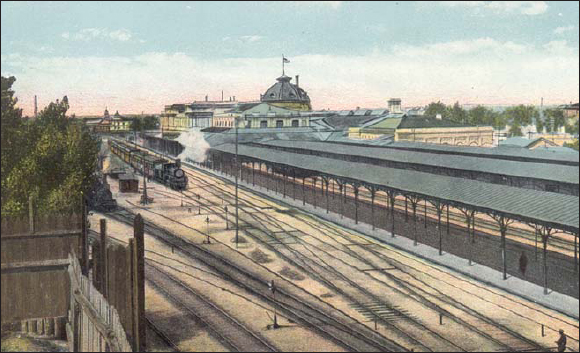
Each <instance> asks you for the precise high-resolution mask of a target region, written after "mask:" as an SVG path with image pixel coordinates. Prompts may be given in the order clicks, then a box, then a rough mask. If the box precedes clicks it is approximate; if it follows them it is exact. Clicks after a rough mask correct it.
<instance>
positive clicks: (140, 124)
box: [131, 118, 143, 131]
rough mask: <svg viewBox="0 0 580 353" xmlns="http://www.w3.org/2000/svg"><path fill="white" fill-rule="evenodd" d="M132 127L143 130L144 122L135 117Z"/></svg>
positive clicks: (135, 129)
mask: <svg viewBox="0 0 580 353" xmlns="http://www.w3.org/2000/svg"><path fill="white" fill-rule="evenodd" d="M131 129H132V130H133V131H143V122H142V121H141V119H139V118H134V119H133V121H132V122H131Z"/></svg>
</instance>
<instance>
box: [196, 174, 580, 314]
mask: <svg viewBox="0 0 580 353" xmlns="http://www.w3.org/2000/svg"><path fill="white" fill-rule="evenodd" d="M197 168H198V169H200V170H203V171H204V172H206V173H208V174H211V175H215V176H218V177H220V178H224V179H227V180H230V181H233V180H234V178H233V177H231V176H229V175H226V174H223V173H219V172H216V171H213V170H211V169H207V168H203V167H197ZM240 187H244V188H247V189H251V190H252V191H253V192H255V193H258V194H260V195H261V196H263V197H267V198H270V199H273V200H276V201H278V202H283V203H286V204H287V205H288V206H291V207H295V208H298V209H302V210H304V211H307V212H309V213H311V214H313V215H316V216H317V217H320V218H321V219H324V220H326V221H330V222H333V223H335V224H337V225H340V226H342V227H344V228H346V229H350V230H354V231H357V232H360V233H362V234H365V235H366V236H368V237H369V238H372V239H374V240H375V241H380V242H382V243H385V244H388V245H391V246H393V247H395V248H398V249H401V250H404V251H406V252H408V253H410V254H413V255H415V256H418V257H420V258H423V259H425V260H427V261H430V262H432V263H434V264H437V265H440V266H443V267H445V268H447V269H450V270H453V271H456V272H458V273H460V274H462V275H465V276H468V277H471V278H473V279H476V280H478V281H480V282H482V283H483V284H485V285H488V286H492V287H495V288H498V289H500V290H503V291H506V292H508V293H511V294H514V295H518V296H520V297H522V298H525V299H527V300H531V301H533V302H536V303H538V304H541V305H543V306H545V307H547V308H550V309H552V310H556V311H558V312H560V313H563V314H565V315H568V316H570V317H573V318H575V319H579V317H580V315H579V300H578V299H576V298H574V297H572V296H569V295H565V294H562V293H558V292H555V291H550V292H549V293H548V294H547V295H546V294H544V288H543V287H542V286H541V285H537V284H534V283H531V282H528V281H526V280H523V279H520V278H517V277H514V276H508V279H507V280H503V278H502V272H501V271H498V270H495V269H493V268H490V267H487V266H484V265H481V264H477V263H473V264H472V265H469V264H468V260H467V259H465V258H462V257H459V256H456V255H453V254H450V253H447V252H444V253H443V255H442V256H440V255H439V250H438V249H437V248H436V247H432V246H429V245H425V244H418V245H414V241H413V239H410V238H408V237H406V236H396V237H394V238H393V237H392V234H391V232H389V231H386V230H383V229H379V228H376V229H374V230H373V229H372V226H371V225H368V224H364V223H359V224H355V222H354V221H352V220H351V219H349V218H346V217H344V218H341V216H340V215H339V214H336V213H327V212H326V210H325V209H324V208H323V207H314V206H313V205H312V204H310V203H306V204H303V202H302V200H301V198H296V200H293V199H292V198H290V197H288V196H286V197H284V196H283V195H282V194H280V193H276V192H274V191H272V190H268V189H266V188H264V187H258V186H252V183H248V182H244V181H240ZM396 235H397V234H396Z"/></svg>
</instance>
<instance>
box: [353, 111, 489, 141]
mask: <svg viewBox="0 0 580 353" xmlns="http://www.w3.org/2000/svg"><path fill="white" fill-rule="evenodd" d="M389 105H390V106H391V108H392V109H395V110H397V111H400V108H399V107H400V102H399V106H397V105H391V102H389ZM388 136H392V139H393V140H394V141H410V142H424V143H434V144H444V145H453V146H480V147H482V146H485V147H491V146H492V143H493V127H491V126H472V125H467V124H461V123H456V122H454V121H450V120H443V119H441V118H440V117H437V118H426V117H424V116H421V115H415V116H409V115H407V114H405V113H401V112H399V113H392V112H390V113H389V114H387V115H385V116H381V117H379V118H377V119H374V120H371V121H369V122H367V123H366V124H364V125H362V126H360V127H351V128H349V129H348V137H349V138H351V139H365V140H372V139H379V138H383V139H384V138H385V137H388Z"/></svg>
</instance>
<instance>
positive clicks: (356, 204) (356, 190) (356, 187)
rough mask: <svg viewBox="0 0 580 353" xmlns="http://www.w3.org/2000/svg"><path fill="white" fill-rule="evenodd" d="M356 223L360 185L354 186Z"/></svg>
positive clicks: (356, 221) (355, 222) (356, 219)
mask: <svg viewBox="0 0 580 353" xmlns="http://www.w3.org/2000/svg"><path fill="white" fill-rule="evenodd" d="M354 224H358V186H355V187H354Z"/></svg>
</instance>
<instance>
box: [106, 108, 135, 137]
mask: <svg viewBox="0 0 580 353" xmlns="http://www.w3.org/2000/svg"><path fill="white" fill-rule="evenodd" d="M109 119H110V121H111V128H110V131H111V132H128V131H131V128H132V125H133V119H130V118H126V117H124V116H121V114H119V111H116V112H115V115H113V116H112V117H110V118H109Z"/></svg>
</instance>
